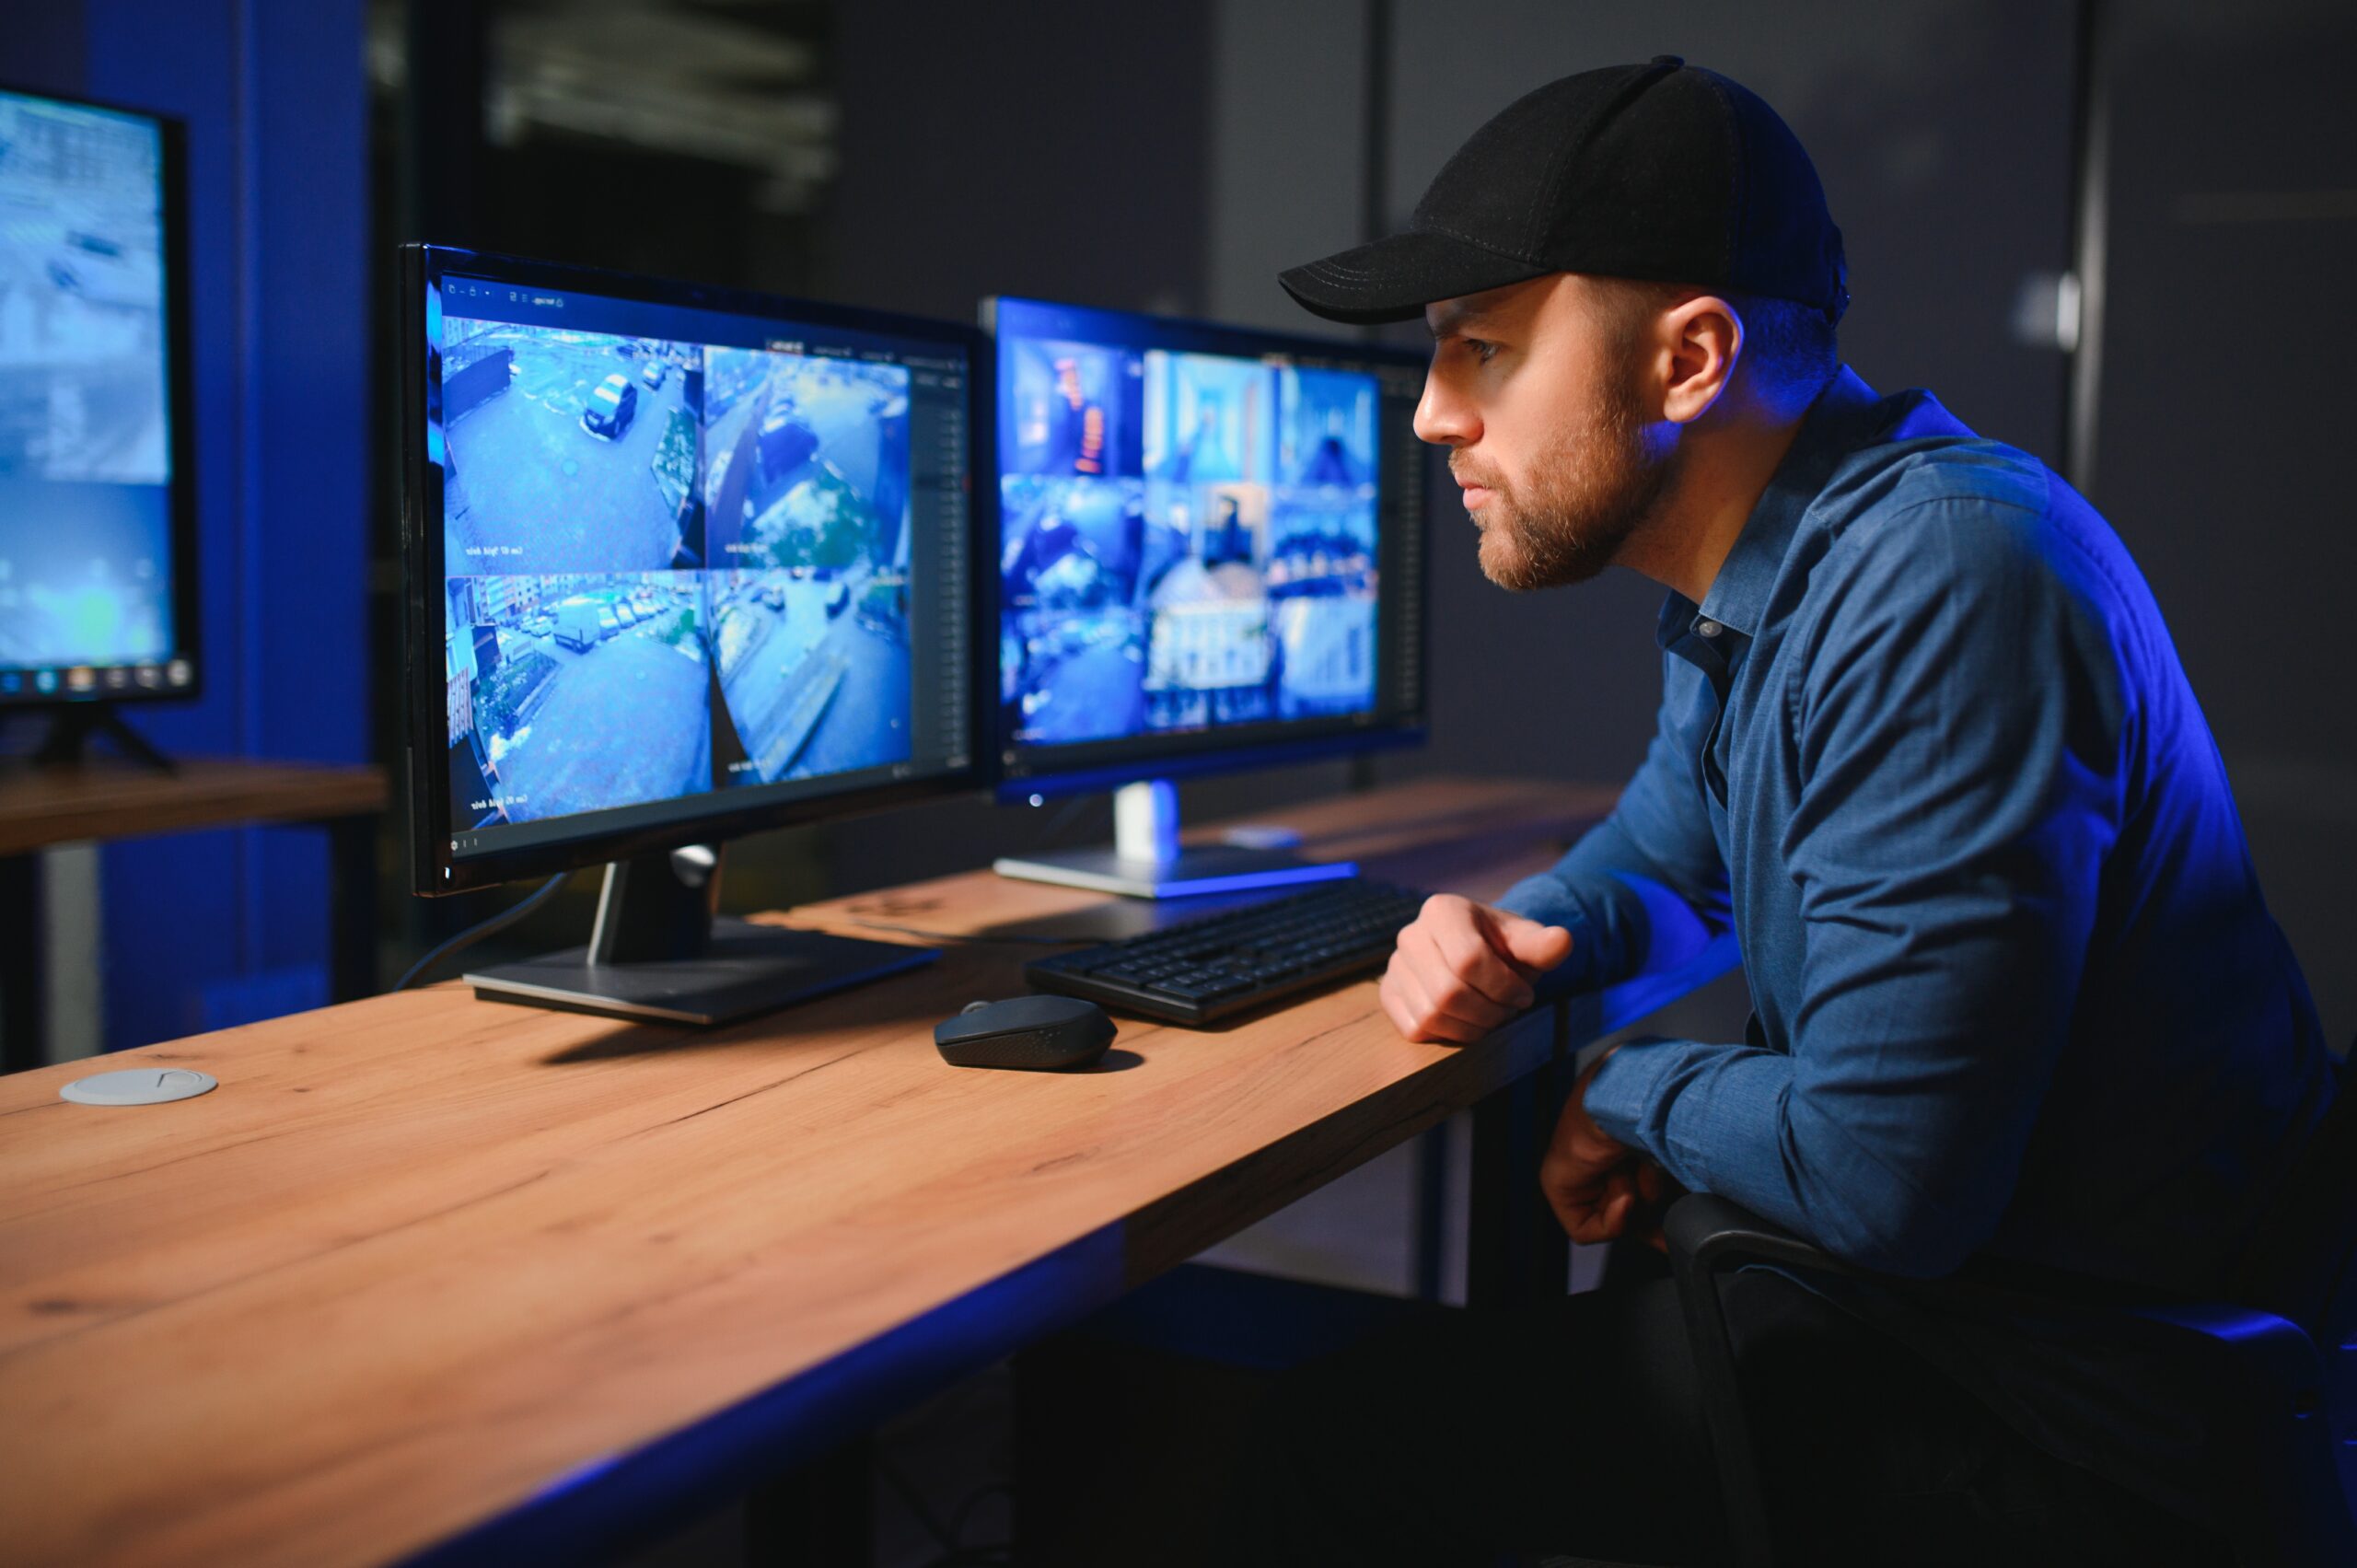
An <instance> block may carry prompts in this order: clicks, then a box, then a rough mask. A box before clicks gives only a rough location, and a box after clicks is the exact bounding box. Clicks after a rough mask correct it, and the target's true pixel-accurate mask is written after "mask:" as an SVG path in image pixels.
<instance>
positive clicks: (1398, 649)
mask: <svg viewBox="0 0 2357 1568" xmlns="http://www.w3.org/2000/svg"><path fill="white" fill-rule="evenodd" d="M986 315H987V323H988V325H989V326H990V327H991V328H992V329H993V331H994V332H995V334H996V338H997V354H998V380H999V385H998V412H999V418H998V469H999V497H998V500H999V518H1000V523H999V537H998V587H999V604H998V633H999V691H998V697H999V712H1000V722H999V726H998V743H999V748H1000V757H999V761H1000V764H1001V777H1002V780H1003V784H1002V794H1003V795H1004V796H1012V797H1017V798H1019V797H1022V796H1028V795H1030V794H1033V793H1057V792H1061V791H1069V790H1078V789H1094V788H1106V787H1109V786H1113V785H1117V784H1127V783H1130V782H1132V781H1138V780H1148V779H1163V778H1168V777H1172V776H1175V775H1179V774H1183V773H1190V772H1211V771H1216V770H1225V769H1233V768H1239V767H1251V766H1262V765H1269V764H1274V763H1280V762H1287V761H1303V760H1306V759H1309V758H1313V757H1317V756H1320V755H1326V754H1330V753H1333V752H1339V751H1346V750H1355V749H1364V748H1366V747H1369V746H1374V745H1381V744H1393V743H1398V742H1400V741H1403V740H1408V739H1413V738H1417V737H1418V736H1419V735H1420V734H1421V731H1422V725H1423V701H1424V681H1423V674H1422V664H1423V658H1422V655H1423V623H1422V622H1423V597H1424V586H1423V569H1424V527H1423V519H1424V506H1425V487H1424V479H1425V459H1424V456H1423V453H1424V448H1423V447H1422V444H1421V443H1420V442H1418V440H1417V439H1416V436H1415V432H1414V429H1413V428H1412V426H1413V420H1414V415H1415V407H1416V400H1417V398H1418V396H1419V395H1420V393H1421V390H1422V381H1423V360H1422V356H1421V355H1420V354H1415V353H1412V352H1408V351H1402V350H1395V349H1389V348H1384V347H1379V346H1376V345H1375V344H1371V343H1338V342H1329V341H1323V340H1318V339H1308V338H1295V337H1289V336H1283V335H1279V334H1274V333H1265V332H1258V331H1246V330H1243V329H1238V328H1230V327H1219V326H1212V325H1208V324H1205V323H1199V322H1188V321H1175V320H1170V319H1163V318H1158V317H1152V316H1143V315H1133V314H1129V313H1125V312H1119V311H1110V310H1097V309H1089V308H1082V307H1078V306H1070V305H1055V304H1048V303H1044V302H1041V301H1037V300H1028V299H999V300H994V301H993V302H992V303H991V306H990V308H989V309H988V310H987V312H986ZM1125 847H1126V848H1127V849H1129V850H1130V851H1132V853H1131V854H1128V855H1127V856H1126V858H1129V859H1132V860H1134V859H1136V858H1137V857H1138V853H1142V852H1143V846H1142V845H1140V844H1138V843H1135V842H1132V844H1130V845H1128V846H1125ZM1164 847H1165V848H1166V849H1167V842H1166V843H1165V845H1164ZM1009 869H1016V868H1014V867H1009ZM1018 874H1020V873H1019V871H1018ZM1073 879H1081V878H1073ZM1118 880H1120V878H1118V877H1117V878H1115V881H1118ZM1115 881H1109V880H1107V879H1106V878H1104V877H1097V878H1094V879H1089V880H1086V883H1085V885H1089V886H1113V885H1115ZM1125 890H1132V891H1141V890H1144V889H1138V888H1130V889H1125ZM1163 890H1166V891H1167V890H1173V889H1172V888H1171V887H1166V888H1165V889H1163Z"/></svg>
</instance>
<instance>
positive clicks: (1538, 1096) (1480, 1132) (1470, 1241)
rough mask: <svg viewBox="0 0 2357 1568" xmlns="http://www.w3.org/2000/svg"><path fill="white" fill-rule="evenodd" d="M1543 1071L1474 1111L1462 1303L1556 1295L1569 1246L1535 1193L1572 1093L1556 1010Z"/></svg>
mask: <svg viewBox="0 0 2357 1568" xmlns="http://www.w3.org/2000/svg"><path fill="white" fill-rule="evenodd" d="M1552 1027H1553V1030H1554V1049H1553V1051H1551V1052H1550V1055H1549V1058H1548V1061H1547V1064H1546V1065H1545V1066H1543V1067H1541V1068H1539V1069H1538V1071H1537V1072H1535V1073H1533V1074H1529V1075H1528V1076H1527V1077H1525V1078H1522V1079H1520V1080H1518V1081H1517V1082H1515V1083H1512V1084H1509V1085H1507V1086H1505V1087H1504V1088H1501V1089H1496V1090H1493V1091H1492V1093H1491V1094H1490V1095H1489V1096H1488V1098H1484V1099H1482V1100H1481V1101H1480V1102H1479V1103H1478V1104H1476V1105H1475V1106H1474V1107H1473V1151H1472V1167H1473V1168H1472V1179H1471V1182H1470V1186H1471V1189H1472V1191H1471V1192H1470V1194H1469V1202H1470V1204H1471V1213H1470V1214H1469V1215H1468V1220H1467V1226H1466V1256H1465V1304H1466V1305H1467V1306H1468V1307H1497V1306H1503V1305H1504V1304H1505V1303H1507V1302H1513V1301H1538V1300H1544V1299H1546V1298H1547V1297H1549V1296H1556V1295H1562V1294H1563V1291H1564V1288H1565V1286H1566V1285H1567V1284H1568V1283H1569V1281H1570V1277H1571V1256H1572V1254H1571V1241H1570V1239H1569V1238H1568V1237H1565V1236H1564V1234H1563V1227H1562V1225H1560V1224H1558V1223H1557V1222H1556V1219H1555V1214H1554V1211H1553V1210H1551V1209H1550V1208H1549V1207H1548V1206H1547V1200H1546V1198H1545V1196H1544V1195H1543V1194H1541V1193H1540V1191H1538V1161H1539V1158H1540V1156H1543V1155H1544V1154H1545V1153H1546V1152H1547V1140H1548V1138H1549V1136H1550V1135H1551V1134H1552V1133H1553V1132H1554V1131H1555V1118H1556V1116H1557V1114H1558V1113H1559V1112H1560V1111H1561V1110H1562V1105H1563V1100H1564V1098H1565V1097H1566V1096H1567V1095H1568V1094H1569V1093H1570V1092H1571V1085H1572V1077H1573V1073H1572V1068H1573V1058H1572V1051H1571V1014H1570V1012H1569V1011H1568V1010H1567V1009H1566V1008H1565V1007H1563V1006H1562V1005H1561V1004H1560V1003H1559V1004H1557V1005H1556V1007H1555V1010H1554V1017H1553V1020H1552Z"/></svg>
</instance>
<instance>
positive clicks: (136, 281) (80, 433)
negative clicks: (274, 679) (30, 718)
mask: <svg viewBox="0 0 2357 1568" xmlns="http://www.w3.org/2000/svg"><path fill="white" fill-rule="evenodd" d="M165 241H166V235H165V213H164V142H163V133H162V130H161V128H160V127H159V126H158V125H157V122H154V121H152V120H149V119H146V118H144V117H142V116H139V115H134V114H121V113H116V112H114V111H112V110H104V109H98V108H93V107H89V106H86V105H81V104H72V103H60V102H54V101H52V100H50V99H40V98H32V97H28V96H25V95H23V94H19V93H12V92H0V367H5V374H0V702H6V701H11V700H13V701H17V702H27V701H29V702H43V701H51V702H54V701H59V700H62V699H67V698H75V697H90V696H119V695H122V694H125V693H131V692H139V691H146V692H168V691H172V690H174V689H185V688H187V687H189V686H190V685H191V682H192V674H191V668H190V664H189V661H188V659H187V658H186V657H184V656H183V653H184V650H183V648H182V645H181V637H180V627H179V626H178V625H177V624H176V620H177V617H176V613H175V604H174V597H175V595H174V582H173V575H172V570H173V558H172V555H173V516H172V512H173V494H172V445H173V442H172V436H173V432H172V427H171V401H170V377H171V370H172V366H171V360H170V348H171V335H170V331H169V327H170V322H169V320H168V310H169V297H168V286H167V279H166V276H165V254H166V243H165Z"/></svg>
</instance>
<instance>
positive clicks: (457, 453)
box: [426, 258, 971, 856]
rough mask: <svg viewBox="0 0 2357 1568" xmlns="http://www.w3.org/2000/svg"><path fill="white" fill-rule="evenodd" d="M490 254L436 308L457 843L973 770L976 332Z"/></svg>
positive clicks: (564, 833) (438, 283) (434, 288)
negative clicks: (655, 299)
mask: <svg viewBox="0 0 2357 1568" xmlns="http://www.w3.org/2000/svg"><path fill="white" fill-rule="evenodd" d="M467 260H468V261H483V260H486V259H481V258H467ZM494 270H495V269H488V268H487V269H486V272H485V274H484V275H482V276H470V275H461V274H459V273H456V272H449V273H445V274H444V275H443V276H441V277H440V278H439V279H438V280H435V281H433V282H430V283H429V284H428V296H427V302H426V303H427V313H426V320H427V331H428V338H429V343H428V354H427V368H428V374H427V380H426V399H427V410H426V412H427V423H426V447H427V450H426V457H427V459H428V462H429V464H430V466H431V469H432V471H433V473H434V474H435V475H436V476H438V479H439V490H440V499H441V506H440V517H439V521H440V526H441V530H442V557H443V583H442V590H443V598H444V610H445V617H444V628H443V642H444V662H445V673H446V677H447V718H448V724H447V741H448V747H449V803H450V824H451V850H452V853H453V854H454V855H458V856H463V855H467V854H477V853H492V852H496V851H501V850H506V849H512V848H515V847H518V846H520V845H526V844H531V843H539V842H554V841H557V840H562V839H565V838H573V837H579V836H584V835H586V834H590V833H600V832H606V831H610V830H614V829H616V828H626V827H629V826H632V825H633V824H634V823H639V822H645V821H654V820H663V821H671V820H677V819H679V818H681V817H682V816H693V815H696V814H699V813H702V812H706V811H716V810H726V809H732V808H735V807H741V806H744V805H747V804H753V803H757V802H758V801H759V800H760V799H762V798H776V799H790V798H794V797H796V796H810V795H819V794H834V793H837V792H840V791H842V790H843V789H846V788H851V787H856V786H859V785H863V784H875V783H883V782H889V781H894V780H899V779H905V778H913V777H918V776H922V775H925V774H929V773H936V772H943V771H946V770H949V769H955V768H960V767H964V766H965V765H967V761H968V758H967V756H966V751H967V746H968V735H967V729H966V722H967V721H966V718H965V714H966V713H967V705H968V697H967V682H968V679H969V678H970V677H969V671H968V666H967V660H968V656H967V652H966V648H967V629H966V628H967V586H966V583H967V580H966V571H967V567H966V563H965V555H964V552H965V540H964V529H965V527H966V516H967V511H966V508H967V505H968V498H967V494H966V488H965V487H966V483H967V479H966V475H967V470H968V454H967V447H966V441H967V432H966V420H967V399H968V396H969V388H968V386H967V382H966V377H968V376H969V375H970V374H971V366H970V365H969V364H968V362H967V361H968V354H967V351H966V349H965V347H964V345H963V342H962V341H961V340H959V339H957V338H954V337H948V336H945V337H943V338H941V339H939V340H937V341H927V340H922V339H914V338H910V339H902V338H898V337H894V336H889V335H877V334H875V333H871V332H865V331H854V330H851V329H830V328H825V327H820V326H818V325H814V324H809V323H801V322H793V321H785V320H781V319H774V318H765V317H752V316H742V315H737V314H732V313H727V312H722V311H714V310H707V309H702V308H691V307H685V306H676V305H668V304H658V303H651V302H645V301H641V300H634V299H627V298H618V297H608V296H600V295H596V294H589V293H584V292H580V291H575V290H570V289H551V288H548V287H545V286H538V287H528V286H525V285H522V284H520V283H517V282H514V281H512V280H505V279H503V278H501V277H498V276H495V275H492V273H493V271H494ZM540 275H545V274H540ZM429 493H430V492H429ZM752 790H758V791H766V792H768V793H767V796H748V795H747V794H746V793H744V792H747V791H752Z"/></svg>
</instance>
